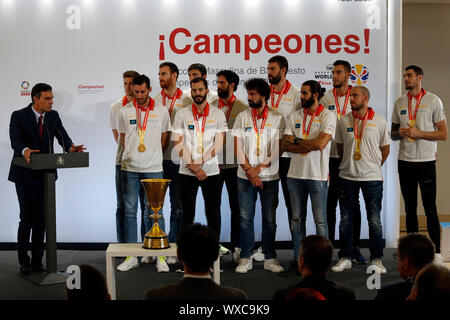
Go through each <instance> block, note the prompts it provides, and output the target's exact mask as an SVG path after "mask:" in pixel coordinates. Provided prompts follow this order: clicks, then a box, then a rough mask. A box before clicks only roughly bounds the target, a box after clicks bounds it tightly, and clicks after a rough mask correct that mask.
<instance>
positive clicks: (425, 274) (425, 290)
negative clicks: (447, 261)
mask: <svg viewBox="0 0 450 320" xmlns="http://www.w3.org/2000/svg"><path fill="white" fill-rule="evenodd" d="M406 300H418V301H430V302H432V303H436V302H444V303H445V302H446V303H448V301H450V270H449V269H448V268H447V267H445V266H443V265H437V264H434V263H431V264H428V265H427V266H426V267H424V268H423V269H422V270H420V271H419V273H418V274H417V277H416V281H414V285H413V288H412V289H411V293H410V294H409V296H408V298H407V299H406Z"/></svg>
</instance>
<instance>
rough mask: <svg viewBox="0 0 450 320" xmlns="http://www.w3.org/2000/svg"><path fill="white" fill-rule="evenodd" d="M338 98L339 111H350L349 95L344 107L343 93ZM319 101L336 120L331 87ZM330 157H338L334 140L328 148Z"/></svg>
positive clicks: (346, 112)
mask: <svg viewBox="0 0 450 320" xmlns="http://www.w3.org/2000/svg"><path fill="white" fill-rule="evenodd" d="M338 99H339V100H338V101H339V109H340V110H339V111H340V113H341V114H342V113H343V112H344V109H345V114H349V113H351V112H352V106H351V105H350V97H349V98H348V100H347V108H345V107H344V106H345V95H343V96H341V97H339V98H338ZM320 103H321V104H323V106H324V107H325V108H327V109H328V110H330V111H331V112H332V113H333V114H334V116H335V117H336V122H337V121H338V115H337V107H336V101H335V100H334V95H333V89H331V90H328V91H327V92H325V94H324V96H323V97H322V99H320ZM330 158H339V154H338V151H337V147H336V142H335V141H332V142H331V149H330Z"/></svg>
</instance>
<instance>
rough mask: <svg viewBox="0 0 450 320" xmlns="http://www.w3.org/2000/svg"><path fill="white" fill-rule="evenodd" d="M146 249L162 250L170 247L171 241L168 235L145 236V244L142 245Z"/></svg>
mask: <svg viewBox="0 0 450 320" xmlns="http://www.w3.org/2000/svg"><path fill="white" fill-rule="evenodd" d="M142 248H144V249H148V250H158V249H160V250H162V249H168V248H170V245H169V241H168V240H167V236H163V237H148V236H145V239H144V244H143V246H142Z"/></svg>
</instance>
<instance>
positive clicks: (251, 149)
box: [231, 108, 286, 181]
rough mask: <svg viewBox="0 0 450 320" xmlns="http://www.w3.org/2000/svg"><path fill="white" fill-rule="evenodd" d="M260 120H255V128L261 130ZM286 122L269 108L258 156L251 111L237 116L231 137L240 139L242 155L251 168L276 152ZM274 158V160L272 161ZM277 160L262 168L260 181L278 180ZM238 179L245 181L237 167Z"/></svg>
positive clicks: (241, 171) (280, 115) (244, 176)
mask: <svg viewBox="0 0 450 320" xmlns="http://www.w3.org/2000/svg"><path fill="white" fill-rule="evenodd" d="M262 121H263V120H262V119H257V126H258V128H261V124H262ZM285 128H286V122H285V120H284V117H283V115H282V114H281V113H280V112H278V111H277V110H274V109H272V108H269V112H268V115H267V120H266V123H265V125H264V131H263V132H262V134H261V137H260V139H261V140H260V154H259V156H258V155H257V154H256V153H257V140H258V139H257V136H256V133H255V129H254V128H253V119H252V109H251V108H248V109H247V110H245V111H242V112H241V113H239V114H238V116H237V118H236V121H235V123H234V127H233V131H232V133H231V135H232V136H235V137H238V138H242V140H243V147H244V150H243V151H244V154H245V156H246V157H247V159H248V162H249V164H250V165H251V166H252V167H256V166H257V165H259V164H260V163H262V162H263V161H264V160H265V159H266V158H267V157H268V156H269V155H270V154H271V153H272V152H274V150H278V147H279V140H280V139H282V137H283V134H284V129H285ZM274 158H275V159H274ZM278 165H279V160H278V157H273V158H272V163H271V166H270V167H269V168H264V169H263V170H262V171H261V173H260V174H259V177H260V178H261V181H273V180H277V179H279V178H280V175H279V166H278ZM238 177H239V178H242V179H246V180H247V176H246V175H245V171H244V170H243V169H242V167H241V166H239V169H238Z"/></svg>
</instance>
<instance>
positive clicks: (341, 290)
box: [273, 235, 355, 301]
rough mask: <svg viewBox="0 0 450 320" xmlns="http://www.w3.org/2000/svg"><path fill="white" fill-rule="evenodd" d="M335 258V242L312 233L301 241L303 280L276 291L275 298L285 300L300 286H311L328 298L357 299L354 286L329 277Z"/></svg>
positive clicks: (299, 266) (299, 267) (300, 263)
mask: <svg viewBox="0 0 450 320" xmlns="http://www.w3.org/2000/svg"><path fill="white" fill-rule="evenodd" d="M332 259H333V244H332V243H331V242H330V240H328V239H326V238H325V237H322V236H319V235H311V236H307V237H306V238H304V239H303V240H302V242H301V250H300V257H299V258H298V270H299V271H300V273H301V274H302V277H303V279H302V281H300V282H299V283H296V284H294V285H291V286H289V287H287V288H284V289H280V290H278V291H276V292H275V295H274V297H273V299H274V300H285V299H286V297H288V296H289V294H290V293H291V292H292V291H294V290H296V289H299V288H311V289H314V290H317V291H318V292H320V293H321V294H322V295H323V296H324V297H325V299H326V300H341V301H342V300H346V301H351V300H355V293H354V291H353V289H352V288H349V287H346V286H343V285H341V284H338V283H336V282H334V281H330V280H328V278H327V273H328V270H329V269H330V266H331V260H332Z"/></svg>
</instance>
